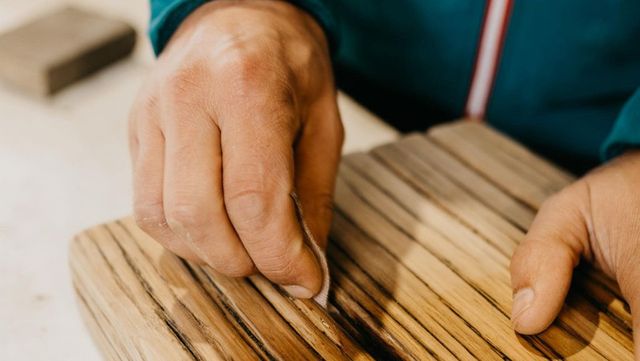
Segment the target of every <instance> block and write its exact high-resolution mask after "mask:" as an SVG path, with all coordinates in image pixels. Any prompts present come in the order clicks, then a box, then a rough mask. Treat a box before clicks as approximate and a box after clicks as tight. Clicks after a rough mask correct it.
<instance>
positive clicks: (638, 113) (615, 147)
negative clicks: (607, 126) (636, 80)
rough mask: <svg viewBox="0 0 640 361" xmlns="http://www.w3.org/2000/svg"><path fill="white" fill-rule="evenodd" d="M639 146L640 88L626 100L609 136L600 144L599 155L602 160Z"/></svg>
mask: <svg viewBox="0 0 640 361" xmlns="http://www.w3.org/2000/svg"><path fill="white" fill-rule="evenodd" d="M632 148H640V88H638V89H637V90H636V92H635V93H634V94H633V95H632V96H631V98H630V99H629V100H628V101H627V102H626V104H625V105H624V107H623V108H622V110H621V111H620V114H619V115H618V118H617V120H616V122H615V123H614V125H613V129H612V131H611V133H609V136H608V137H607V139H606V140H605V142H604V143H603V144H602V148H601V149H600V155H601V158H602V160H603V161H607V160H609V159H611V158H613V157H615V156H618V155H620V154H622V153H624V152H625V151H626V150H629V149H632Z"/></svg>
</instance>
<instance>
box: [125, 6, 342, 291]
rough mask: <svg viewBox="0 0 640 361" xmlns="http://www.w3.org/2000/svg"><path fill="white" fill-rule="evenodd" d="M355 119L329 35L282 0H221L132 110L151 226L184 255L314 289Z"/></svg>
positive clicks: (194, 18) (142, 207)
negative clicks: (317, 252) (339, 89)
mask: <svg viewBox="0 0 640 361" xmlns="http://www.w3.org/2000/svg"><path fill="white" fill-rule="evenodd" d="M342 138H343V129H342V124H341V122H340V117H339V114H338V109H337V104H336V90H335V87H334V82H333V78H332V73H331V65H330V60H329V55H328V50H327V44H326V40H325V38H324V34H323V32H322V30H321V29H320V27H319V26H318V25H317V24H316V23H315V22H314V20H313V19H312V18H311V17H310V16H309V15H307V14H306V13H304V12H303V11H301V10H299V9H297V8H295V7H293V6H291V5H289V4H287V3H285V2H281V1H225V0H217V1H215V2H212V3H209V4H206V5H204V6H202V7H200V8H199V9H198V10H197V11H196V12H194V13H193V14H192V15H190V16H189V18H188V19H187V20H186V21H185V22H184V23H183V24H182V25H181V27H180V28H179V29H178V31H177V32H176V34H174V36H173V37H172V39H171V41H170V43H169V44H168V45H167V47H166V49H165V51H164V52H163V54H162V56H161V57H160V58H159V59H158V62H157V64H156V66H155V67H154V69H153V71H152V73H151V75H150V78H149V80H148V81H147V82H146V83H145V85H144V86H143V88H142V90H141V92H140V95H139V97H138V99H137V100H136V103H135V105H134V108H133V110H132V114H131V120H130V143H131V154H132V159H133V168H134V213H135V218H136V221H137V223H138V225H139V226H140V227H141V228H142V229H143V230H144V231H146V232H147V233H148V234H149V235H150V236H152V237H153V238H154V239H156V240H157V241H158V242H160V243H161V244H162V245H164V246H165V247H166V248H167V249H169V250H171V251H173V252H174V253H176V254H178V255H179V256H181V257H184V258H187V259H189V260H192V261H196V262H204V263H206V264H207V265H209V266H210V267H212V268H214V269H215V270H216V271H218V272H220V273H222V274H225V275H228V276H232V277H240V276H247V275H250V274H252V273H255V272H258V271H259V272H260V273H262V274H263V275H264V276H266V277H267V278H269V279H270V280H271V281H273V282H275V283H278V284H280V285H282V286H283V287H284V288H285V289H286V290H287V291H288V292H289V293H290V294H291V295H293V296H295V297H302V298H309V297H312V296H313V295H314V294H316V293H317V292H318V291H319V290H320V287H321V284H322V271H321V269H320V266H319V264H318V262H317V261H316V259H315V257H314V255H313V253H312V251H311V249H310V248H309V247H307V246H306V245H305V244H304V242H303V241H304V239H303V234H302V231H301V227H300V225H299V223H298V220H297V218H296V213H295V208H294V204H293V201H292V198H291V197H290V194H291V193H292V192H293V191H294V189H295V190H296V192H297V194H298V196H299V198H300V201H301V203H302V207H303V208H304V212H305V219H306V220H307V223H308V225H309V227H310V229H311V232H312V233H313V234H314V236H315V238H316V240H318V241H319V242H320V243H321V246H325V243H326V238H327V234H328V231H329V225H330V221H331V204H332V194H333V188H334V182H335V177H336V171H337V165H338V161H339V157H340V149H341V146H342Z"/></svg>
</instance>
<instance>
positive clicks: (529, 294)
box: [511, 287, 535, 328]
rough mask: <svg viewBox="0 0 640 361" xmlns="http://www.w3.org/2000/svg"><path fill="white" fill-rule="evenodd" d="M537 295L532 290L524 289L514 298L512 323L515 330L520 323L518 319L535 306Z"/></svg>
mask: <svg viewBox="0 0 640 361" xmlns="http://www.w3.org/2000/svg"><path fill="white" fill-rule="evenodd" d="M534 297H535V294H534V292H533V289H532V288H529V287H527V288H523V289H521V290H518V292H516V294H515V295H514V296H513V307H512V308H511V323H512V324H513V327H514V328H515V327H516V325H517V323H518V318H520V316H522V314H524V313H525V312H526V311H527V309H528V308H529V307H530V306H531V305H532V304H533V299H534Z"/></svg>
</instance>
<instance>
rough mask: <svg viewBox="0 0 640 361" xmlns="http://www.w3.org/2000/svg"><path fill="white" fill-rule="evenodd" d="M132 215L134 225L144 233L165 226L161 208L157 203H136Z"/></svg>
mask: <svg viewBox="0 0 640 361" xmlns="http://www.w3.org/2000/svg"><path fill="white" fill-rule="evenodd" d="M133 214H134V220H135V222H136V225H138V227H140V229H142V230H143V231H145V232H149V231H153V230H155V229H159V228H162V227H164V226H165V225H166V221H165V218H164V213H163V211H162V206H161V205H159V204H157V203H136V204H135V205H134V212H133Z"/></svg>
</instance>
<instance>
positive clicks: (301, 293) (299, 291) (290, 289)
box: [282, 285, 313, 298]
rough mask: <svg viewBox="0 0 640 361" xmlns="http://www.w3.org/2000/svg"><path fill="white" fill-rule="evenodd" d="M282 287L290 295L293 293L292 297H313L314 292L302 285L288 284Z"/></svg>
mask: <svg viewBox="0 0 640 361" xmlns="http://www.w3.org/2000/svg"><path fill="white" fill-rule="evenodd" d="M282 289H284V290H285V291H287V293H288V294H289V295H291V296H292V297H295V298H311V297H313V292H311V291H309V290H308V289H306V288H304V287H302V286H298V285H288V286H282Z"/></svg>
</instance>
